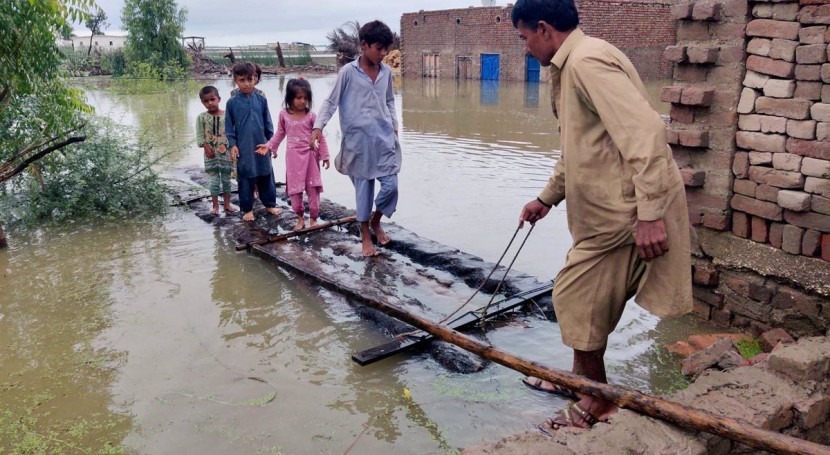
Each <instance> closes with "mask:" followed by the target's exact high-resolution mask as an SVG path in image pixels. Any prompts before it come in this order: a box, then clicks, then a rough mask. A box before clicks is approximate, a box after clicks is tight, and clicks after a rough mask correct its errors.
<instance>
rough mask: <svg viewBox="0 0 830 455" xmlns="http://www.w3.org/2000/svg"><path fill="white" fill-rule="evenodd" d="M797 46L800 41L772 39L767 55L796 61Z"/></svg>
mask: <svg viewBox="0 0 830 455" xmlns="http://www.w3.org/2000/svg"><path fill="white" fill-rule="evenodd" d="M797 47H798V41H792V40H787V39H780V38H775V39H773V40H772V41H770V48H769V52H768V53H767V55H766V56H767V57H769V58H771V59H776V60H784V61H786V62H795V49H796V48H797Z"/></svg>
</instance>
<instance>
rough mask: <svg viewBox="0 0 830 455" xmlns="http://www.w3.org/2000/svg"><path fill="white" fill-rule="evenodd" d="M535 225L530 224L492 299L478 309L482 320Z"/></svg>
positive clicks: (491, 296)
mask: <svg viewBox="0 0 830 455" xmlns="http://www.w3.org/2000/svg"><path fill="white" fill-rule="evenodd" d="M535 227H536V224H531V225H530V229H529V230H528V231H527V234H526V235H525V238H524V240H522V244H521V245H519V249H518V250H517V251H516V255H515V256H513V260H512V261H510V265H509V266H507V270H505V271H504V276H503V277H501V281H499V284H498V286H496V290H495V291H493V294H491V295H490V301H489V302H487V305H485V306H484V308H482V309H481V310H478V313H479V318H480V319H481V321H482V322H484V318H486V317H487V310H489V309H490V305H492V304H493V299H495V298H496V294H498V293H499V290H500V289H501V285H502V284H504V281H505V280H506V279H507V274H508V273H510V269H512V268H513V264H515V263H516V259H518V258H519V253H521V252H522V248H524V246H525V243H527V239H528V238H529V237H530V233H531V232H533V228H535ZM519 229H521V228H519ZM516 232H518V230H516ZM515 236H516V234H513V237H514V238H515ZM510 242H511V243H512V242H513V241H512V240H511V241H510ZM507 247H508V248H510V245H508V246H507ZM505 253H507V250H505ZM503 256H504V255H503V254H502V257H503ZM496 267H498V264H496ZM493 271H495V268H493Z"/></svg>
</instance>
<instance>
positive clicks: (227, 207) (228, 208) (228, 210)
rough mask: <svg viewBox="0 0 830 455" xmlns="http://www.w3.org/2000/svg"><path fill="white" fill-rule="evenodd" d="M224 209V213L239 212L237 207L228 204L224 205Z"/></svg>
mask: <svg viewBox="0 0 830 455" xmlns="http://www.w3.org/2000/svg"><path fill="white" fill-rule="evenodd" d="M224 208H225V213H236V212H238V211H239V207H237V206H235V205H233V204H230V203H228V204H225V207H224Z"/></svg>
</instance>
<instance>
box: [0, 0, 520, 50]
mask: <svg viewBox="0 0 830 455" xmlns="http://www.w3.org/2000/svg"><path fill="white" fill-rule="evenodd" d="M0 1H3V0H0ZM510 1H512V0H510ZM96 2H97V4H98V6H100V7H101V8H102V9H103V10H104V11H105V12H106V13H107V17H108V22H109V23H110V25H111V26H110V27H109V28H108V29H107V31H108V32H112V33H113V34H124V33H123V32H121V9H122V8H123V6H124V0H96ZM507 2H508V1H507V0H497V1H496V4H497V5H506V4H507ZM481 4H482V0H291V1H286V0H178V5H179V7H184V8H187V23H186V24H185V36H204V37H205V44H206V45H207V46H236V45H247V44H265V43H273V42H277V41H280V42H292V41H300V42H304V43H311V44H325V43H326V33H328V32H329V31H331V30H333V29H334V28H336V27H339V26H341V25H343V24H344V23H345V22H347V21H354V20H356V21H358V22H360V23H361V24H363V23H365V22H368V21H371V20H374V19H380V20H382V21H384V22H386V23H387V24H388V25H389V27H390V28H391V29H392V30H393V31H396V32H400V23H401V14H403V13H411V12H417V11H419V10H441V9H451V8H466V7H468V6H481ZM75 34H77V35H80V36H83V35H87V36H89V31H88V30H87V29H86V28H85V27H83V25H78V24H76V25H75Z"/></svg>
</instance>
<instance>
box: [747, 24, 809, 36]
mask: <svg viewBox="0 0 830 455" xmlns="http://www.w3.org/2000/svg"><path fill="white" fill-rule="evenodd" d="M799 28H800V24H799V23H798V22H790V21H776V20H771V19H755V20H752V21H750V22H749V23H748V24H746V35H747V36H761V37H764V38H782V39H789V40H795V39H798V29H799Z"/></svg>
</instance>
